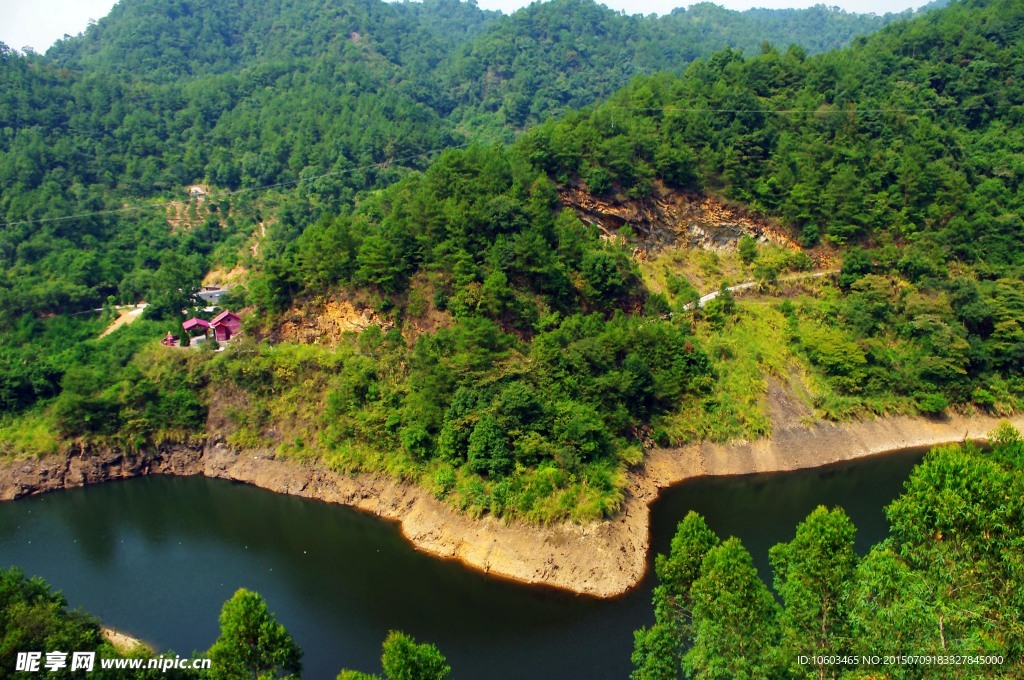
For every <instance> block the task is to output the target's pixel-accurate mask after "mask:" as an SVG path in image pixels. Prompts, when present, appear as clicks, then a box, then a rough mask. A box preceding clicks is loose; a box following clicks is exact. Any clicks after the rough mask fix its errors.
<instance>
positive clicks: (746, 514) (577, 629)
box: [0, 450, 923, 680]
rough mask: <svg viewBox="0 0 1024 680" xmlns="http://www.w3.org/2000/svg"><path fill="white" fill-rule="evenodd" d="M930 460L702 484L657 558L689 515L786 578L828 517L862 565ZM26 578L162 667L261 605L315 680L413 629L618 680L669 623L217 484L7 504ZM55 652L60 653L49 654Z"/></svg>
mask: <svg viewBox="0 0 1024 680" xmlns="http://www.w3.org/2000/svg"><path fill="white" fill-rule="evenodd" d="M922 455H923V452H922V451H920V450H913V451H901V452H897V453H890V454H885V455H882V456H874V457H871V458H866V459H862V460H859V461H854V462H850V463H842V464H838V465H833V466H829V467H825V468H819V469H816V470H805V471H800V472H792V473H779V474H770V475H749V476H742V477H729V478H707V479H697V480H691V481H688V482H685V483H683V484H680V485H679V486H677V487H674V488H672V489H670V490H668V491H666V492H664V493H663V494H662V496H661V498H660V499H659V500H658V502H657V503H656V504H655V506H654V508H653V519H652V538H653V545H654V549H655V550H656V551H661V552H664V551H665V550H667V549H668V545H669V541H670V539H671V537H672V533H673V532H674V528H675V524H676V523H677V522H678V521H679V520H680V519H682V517H683V516H685V515H686V513H687V512H688V511H689V510H691V509H692V510H696V511H697V512H699V513H701V514H703V515H704V516H705V517H707V520H708V524H709V525H710V526H711V528H712V529H714V530H715V531H717V532H718V533H719V534H720V535H721V536H722V537H723V538H725V537H728V536H738V537H739V538H741V539H742V540H743V543H744V544H745V545H746V546H747V548H748V549H749V550H750V551H751V553H752V554H753V555H754V560H755V563H756V564H757V566H758V569H759V570H761V573H762V576H764V577H765V578H766V579H770V572H769V570H768V549H769V548H770V547H771V546H772V545H774V544H775V543H778V542H780V541H786V540H790V539H792V537H793V534H794V531H795V527H796V524H797V523H799V522H800V521H801V520H802V519H803V518H804V517H806V516H807V514H808V513H809V512H810V511H811V510H813V509H814V508H815V507H816V506H817V505H819V504H825V505H828V506H830V507H831V506H834V505H840V506H842V507H844V508H845V509H846V511H847V513H848V514H849V515H850V517H851V518H852V519H853V521H854V523H855V524H856V526H857V528H858V534H857V541H858V549H859V550H860V551H861V552H862V553H863V552H864V551H866V549H867V547H868V546H870V545H871V544H872V543H874V542H876V541H878V540H879V539H881V538H883V537H884V536H885V530H886V529H885V527H886V524H885V518H884V515H883V512H882V508H883V507H884V506H885V505H886V504H887V503H888V502H890V501H891V500H892V499H894V498H895V497H896V496H897V495H898V494H899V492H900V491H901V489H902V486H903V482H904V480H906V478H907V476H908V475H909V473H910V470H911V468H912V467H913V465H914V464H915V463H916V462H918V461H919V460H920V459H921V457H922ZM12 564H16V565H18V566H20V567H22V568H23V569H24V570H25V572H26V573H28V574H30V575H39V576H42V577H44V578H45V579H46V580H47V581H49V582H50V583H51V584H52V585H53V587H54V588H56V589H58V590H61V591H63V593H64V594H65V596H66V597H67V599H68V601H69V602H70V603H71V606H72V607H82V608H83V609H85V610H87V611H89V612H91V613H93V614H95V615H96V616H98V617H99V618H100V619H101V620H102V621H103V623H104V624H105V625H108V626H111V627H113V628H115V629H117V630H120V631H124V632H127V633H129V634H131V635H134V636H135V637H139V638H141V639H143V640H145V641H146V642H148V643H150V644H152V645H153V646H154V647H156V648H157V649H160V650H166V649H173V650H175V651H176V652H178V653H180V654H183V655H184V654H189V653H191V652H192V651H193V650H204V649H206V648H208V647H209V646H210V645H211V644H212V643H213V640H214V639H215V638H216V636H217V633H218V623H217V616H218V614H219V612H220V608H221V605H222V604H223V603H224V601H225V600H227V599H228V598H230V597H231V595H232V594H233V593H234V591H235V590H236V589H238V588H240V587H245V588H249V589H251V590H255V591H257V592H259V593H260V594H261V595H263V597H264V598H265V599H266V600H267V602H268V604H269V607H270V610H271V611H273V612H274V613H275V615H276V616H277V619H278V620H279V621H280V622H281V623H283V624H284V625H285V626H286V627H287V629H288V631H289V632H290V633H291V634H292V636H293V637H294V638H295V639H296V641H297V642H298V643H299V645H300V646H301V647H302V649H303V651H304V657H303V662H304V674H303V675H304V677H306V678H310V679H313V680H319V679H321V678H323V679H331V678H334V677H335V675H337V673H338V671H339V670H340V669H341V668H343V667H345V668H353V669H357V670H362V671H367V672H379V671H380V662H379V657H380V645H381V642H383V640H384V637H385V635H386V634H387V631H388V630H391V629H400V630H403V631H405V632H407V633H410V634H411V635H413V636H414V637H416V638H417V639H418V640H419V641H421V642H422V641H429V642H432V643H434V644H436V645H437V646H438V647H439V648H440V649H441V651H442V652H443V653H444V654H445V655H446V656H447V657H448V661H449V663H450V665H451V666H452V668H453V673H452V677H454V678H569V677H581V678H582V677H586V678H616V679H621V678H624V677H626V676H627V675H628V674H629V671H630V668H631V665H630V660H629V656H630V653H631V651H632V646H633V635H632V631H633V630H634V629H636V628H638V627H640V626H642V625H648V624H650V623H651V622H653V613H652V611H651V607H650V591H651V588H652V587H653V583H652V578H651V575H650V574H648V578H646V579H645V581H644V583H643V584H642V585H641V586H640V587H639V588H637V589H636V590H635V591H633V592H632V593H630V594H629V595H627V596H625V597H622V598H619V599H616V600H611V601H600V600H595V599H592V598H588V597H581V596H574V595H570V594H566V593H562V592H558V591H554V590H549V589H543V588H532V587H525V586H520V585H518V584H515V583H510V582H507V581H502V580H499V579H495V578H493V577H488V576H484V575H483V574H481V573H478V572H475V571H472V570H469V569H466V568H464V567H462V566H461V565H459V564H457V563H453V562H449V561H444V560H438V559H434V558H432V557H428V556H426V555H423V554H421V553H418V552H416V551H415V550H413V549H412V547H411V546H410V545H409V544H408V543H407V542H406V541H405V540H404V539H403V538H402V536H401V534H400V533H399V531H398V527H397V526H396V525H394V524H391V523H388V522H384V521H381V520H378V519H377V518H375V517H372V516H368V515H365V514H362V513H359V512H357V511H354V510H351V509H349V508H346V507H342V506H338V505H330V504H327V503H322V502H318V501H311V500H306V499H300V498H295V497H289V496H284V495H278V494H274V493H271V492H269V491H264V490H262V489H257V488H253V487H249V486H246V485H243V484H238V483H234V482H230V481H225V480H217V479H207V478H203V477H162V476H152V477H145V478H139V479H133V480H127V481H118V482H110V483H106V484H101V485H97V486H93V487H89V488H84V489H73V490H69V491H61V492H56V493H51V494H47V495H43V496H36V497H32V498H25V499H21V500H18V501H15V502H9V503H0V566H8V565H12ZM44 651H45V650H44Z"/></svg>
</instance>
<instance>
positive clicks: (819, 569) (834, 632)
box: [770, 506, 857, 678]
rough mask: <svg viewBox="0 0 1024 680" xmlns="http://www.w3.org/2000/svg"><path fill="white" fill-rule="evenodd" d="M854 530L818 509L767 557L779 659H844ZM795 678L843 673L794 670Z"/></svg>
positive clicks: (834, 513)
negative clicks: (776, 598) (776, 604)
mask: <svg viewBox="0 0 1024 680" xmlns="http://www.w3.org/2000/svg"><path fill="white" fill-rule="evenodd" d="M855 532H856V530H855V529H854V526H853V523H852V522H851V521H850V518H849V517H847V516H846V513H845V512H843V510H842V509H841V508H836V509H834V510H827V509H825V508H824V507H823V506H818V508H817V509H815V510H814V512H812V513H811V514H810V515H809V516H808V517H807V519H805V520H804V521H803V522H802V523H801V524H800V525H799V526H798V527H797V529H796V537H795V538H794V539H793V540H792V541H790V542H789V543H780V544H778V545H776V546H775V547H773V548H772V549H771V552H770V557H771V563H772V570H773V571H774V572H775V590H776V591H777V592H778V593H779V595H781V596H782V603H783V606H784V608H783V611H782V615H781V616H780V617H779V623H780V625H781V628H782V644H783V649H784V650H785V652H784V654H783V658H786V659H790V660H791V661H792V660H795V659H796V658H797V656H798V655H801V654H802V655H812V656H813V655H829V654H843V653H844V652H845V651H846V649H847V648H848V645H849V637H848V634H849V621H848V617H847V605H846V598H847V595H848V591H849V589H850V587H851V584H852V581H853V575H854V569H855V568H856V565H857V555H856V553H854V551H853V538H854V534H855ZM792 670H793V672H794V674H796V675H801V674H806V673H810V674H812V675H813V676H815V677H822V678H824V677H826V676H828V677H836V675H837V674H838V673H839V672H840V670H841V667H839V666H835V665H819V664H814V665H813V667H811V668H808V667H806V666H801V665H799V664H794V665H793V666H792Z"/></svg>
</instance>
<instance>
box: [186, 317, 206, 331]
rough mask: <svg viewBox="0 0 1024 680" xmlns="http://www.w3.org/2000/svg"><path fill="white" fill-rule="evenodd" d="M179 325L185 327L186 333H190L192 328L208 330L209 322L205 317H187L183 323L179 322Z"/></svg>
mask: <svg viewBox="0 0 1024 680" xmlns="http://www.w3.org/2000/svg"><path fill="white" fill-rule="evenodd" d="M181 327H182V328H184V329H185V332H186V333H191V332H192V331H194V330H201V331H203V332H204V333H205V332H207V331H208V330H210V322H209V321H207V320H206V319H187V320H186V321H185V323H183V324H181Z"/></svg>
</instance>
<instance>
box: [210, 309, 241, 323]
mask: <svg viewBox="0 0 1024 680" xmlns="http://www.w3.org/2000/svg"><path fill="white" fill-rule="evenodd" d="M240 318H241V317H239V316H238V315H237V314H235V313H234V312H221V313H220V314H218V315H217V316H215V317H213V321H211V322H210V325H211V326H216V325H217V324H219V323H225V322H226V321H228V319H234V320H235V321H239V320H240Z"/></svg>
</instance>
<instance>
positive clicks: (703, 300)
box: [683, 269, 839, 310]
mask: <svg viewBox="0 0 1024 680" xmlns="http://www.w3.org/2000/svg"><path fill="white" fill-rule="evenodd" d="M838 273H839V270H838V269H824V270H822V271H817V272H801V273H800V274H790V275H788V276H780V277H779V281H780V282H782V281H801V280H804V279H820V278H822V277H823V276H828V275H829V274H838ZM758 283H759V282H758V281H745V282H744V283H737V284H736V285H734V286H728V287H727V288H726V290H727V291H729V292H730V293H733V292H736V291H739V290H749V289H751V288H753V287H754V286H756V285H758ZM721 292H722V291H721V290H716V291H712V292H710V293H708V294H707V295H702V296H701V297H700V299H699V300H697V301H696V302H691V303H689V304H688V305H686V306H684V307H683V309H685V310H691V309H693V308H694V307H704V305H706V304H707V303H709V302H711V301H712V300H714V299H715V298H716V297H718V296H719V295H720V294H721Z"/></svg>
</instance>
